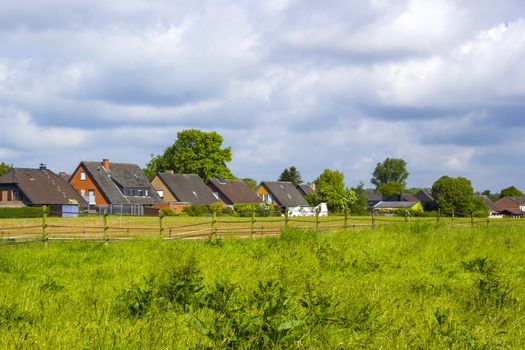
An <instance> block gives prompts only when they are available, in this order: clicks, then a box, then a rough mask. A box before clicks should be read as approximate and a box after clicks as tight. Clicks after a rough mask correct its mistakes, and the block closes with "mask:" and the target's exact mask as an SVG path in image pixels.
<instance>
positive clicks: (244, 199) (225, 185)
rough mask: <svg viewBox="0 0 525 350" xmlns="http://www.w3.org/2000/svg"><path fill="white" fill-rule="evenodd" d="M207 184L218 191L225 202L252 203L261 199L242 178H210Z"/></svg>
mask: <svg viewBox="0 0 525 350" xmlns="http://www.w3.org/2000/svg"><path fill="white" fill-rule="evenodd" d="M208 186H210V188H211V189H212V191H214V192H216V191H217V192H219V196H220V198H221V199H223V198H224V200H225V202H226V204H253V203H260V202H261V199H260V198H259V197H258V196H257V194H256V193H255V192H254V191H252V190H251V189H250V188H249V187H248V185H246V182H244V181H242V180H226V179H211V180H210V181H208Z"/></svg>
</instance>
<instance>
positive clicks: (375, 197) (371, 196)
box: [365, 190, 383, 208]
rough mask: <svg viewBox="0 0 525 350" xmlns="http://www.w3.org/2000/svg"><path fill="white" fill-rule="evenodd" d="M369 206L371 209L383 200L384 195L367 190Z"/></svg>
mask: <svg viewBox="0 0 525 350" xmlns="http://www.w3.org/2000/svg"><path fill="white" fill-rule="evenodd" d="M365 196H366V202H367V206H368V207H369V208H370V207H372V206H374V205H376V204H377V203H379V202H381V201H382V200H383V195H382V194H381V193H378V192H374V191H372V190H365Z"/></svg>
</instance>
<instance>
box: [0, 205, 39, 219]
mask: <svg viewBox="0 0 525 350" xmlns="http://www.w3.org/2000/svg"><path fill="white" fill-rule="evenodd" d="M39 217H42V207H0V219H18V218H39Z"/></svg>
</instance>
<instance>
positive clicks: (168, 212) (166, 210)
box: [159, 208, 177, 216]
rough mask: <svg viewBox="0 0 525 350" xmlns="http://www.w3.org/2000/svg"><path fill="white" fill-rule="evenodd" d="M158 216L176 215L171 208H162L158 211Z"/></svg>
mask: <svg viewBox="0 0 525 350" xmlns="http://www.w3.org/2000/svg"><path fill="white" fill-rule="evenodd" d="M159 214H160V216H177V212H176V211H175V210H173V209H172V208H162V209H160V211H159Z"/></svg>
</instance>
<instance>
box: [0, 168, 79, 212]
mask: <svg viewBox="0 0 525 350" xmlns="http://www.w3.org/2000/svg"><path fill="white" fill-rule="evenodd" d="M0 184H11V185H14V186H16V187H17V188H18V189H19V191H20V192H22V193H23V195H24V199H25V200H26V201H27V202H26V203H24V204H26V205H56V204H72V203H73V202H76V203H78V204H79V205H80V206H87V203H86V202H85V201H84V199H83V198H82V197H81V196H80V194H79V193H78V192H77V191H76V190H75V189H74V188H73V187H72V186H71V185H70V184H69V183H67V182H66V181H64V180H63V179H62V177H60V176H58V175H57V174H55V173H54V172H52V171H51V170H48V169H45V168H44V169H27V168H13V169H11V170H9V171H8V172H7V173H5V174H4V175H2V176H0Z"/></svg>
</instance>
